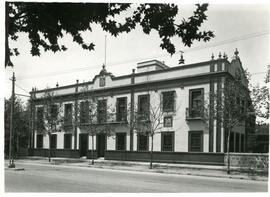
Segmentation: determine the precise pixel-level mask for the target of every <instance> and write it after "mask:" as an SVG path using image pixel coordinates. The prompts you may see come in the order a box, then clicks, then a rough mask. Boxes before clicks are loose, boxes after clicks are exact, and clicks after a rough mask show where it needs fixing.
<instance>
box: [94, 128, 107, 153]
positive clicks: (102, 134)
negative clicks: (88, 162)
mask: <svg viewBox="0 0 270 197" xmlns="http://www.w3.org/2000/svg"><path fill="white" fill-rule="evenodd" d="M101 136H104V156H105V151H106V150H107V135H106V134H105V133H98V134H96V151H97V157H101V156H99V150H100V149H99V140H100V137H101ZM104 156H103V157H104Z"/></svg>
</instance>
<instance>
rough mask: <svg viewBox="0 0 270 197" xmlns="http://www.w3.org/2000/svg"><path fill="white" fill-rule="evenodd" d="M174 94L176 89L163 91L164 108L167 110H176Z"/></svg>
mask: <svg viewBox="0 0 270 197" xmlns="http://www.w3.org/2000/svg"><path fill="white" fill-rule="evenodd" d="M174 95H175V91H170V92H162V105H163V110H164V111H166V112H169V111H173V110H174Z"/></svg>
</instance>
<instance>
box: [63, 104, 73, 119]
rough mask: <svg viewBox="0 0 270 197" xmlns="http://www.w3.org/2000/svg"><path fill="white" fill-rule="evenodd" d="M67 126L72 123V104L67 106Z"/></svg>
mask: <svg viewBox="0 0 270 197" xmlns="http://www.w3.org/2000/svg"><path fill="white" fill-rule="evenodd" d="M64 113H65V115H64V116H65V120H64V121H65V124H71V123H72V103H68V104H65V111H64Z"/></svg>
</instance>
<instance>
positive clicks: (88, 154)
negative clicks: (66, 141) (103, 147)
mask: <svg viewBox="0 0 270 197" xmlns="http://www.w3.org/2000/svg"><path fill="white" fill-rule="evenodd" d="M86 158H87V159H92V158H93V157H92V150H87V153H86ZM97 158H98V157H97V151H96V150H94V159H97Z"/></svg>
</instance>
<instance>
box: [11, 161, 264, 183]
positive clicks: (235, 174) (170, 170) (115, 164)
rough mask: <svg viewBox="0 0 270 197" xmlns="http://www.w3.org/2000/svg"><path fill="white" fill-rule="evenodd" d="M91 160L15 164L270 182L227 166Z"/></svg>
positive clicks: (262, 177) (254, 173) (262, 176)
mask: <svg viewBox="0 0 270 197" xmlns="http://www.w3.org/2000/svg"><path fill="white" fill-rule="evenodd" d="M91 162H92V160H91V159H85V158H79V159H73V158H51V163H49V162H48V158H44V157H26V158H23V159H19V160H16V161H15V163H22V164H23V163H37V164H51V165H63V166H76V167H89V168H105V169H113V170H129V171H141V172H154V173H166V174H179V175H194V176H207V177H217V178H232V179H246V180H257V181H268V175H266V174H265V173H261V172H242V171H241V170H240V169H239V168H236V167H231V174H229V175H228V174H227V173H226V166H210V165H191V164H172V163H153V169H149V163H148V162H130V161H113V160H104V159H103V158H100V159H97V160H95V164H94V165H92V163H91Z"/></svg>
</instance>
